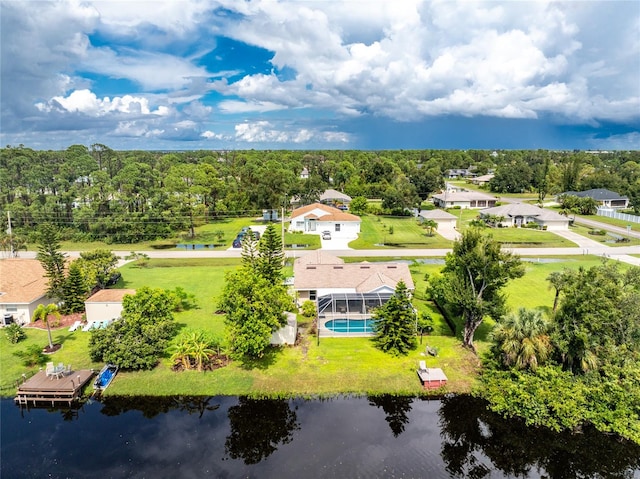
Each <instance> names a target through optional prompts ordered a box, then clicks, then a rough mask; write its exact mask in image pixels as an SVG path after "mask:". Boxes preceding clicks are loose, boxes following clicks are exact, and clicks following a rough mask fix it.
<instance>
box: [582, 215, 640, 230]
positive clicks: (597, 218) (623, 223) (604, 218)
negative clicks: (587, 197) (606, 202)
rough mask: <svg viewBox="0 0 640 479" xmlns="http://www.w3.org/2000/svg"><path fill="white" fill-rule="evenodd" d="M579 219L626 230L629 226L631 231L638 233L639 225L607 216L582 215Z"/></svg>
mask: <svg viewBox="0 0 640 479" xmlns="http://www.w3.org/2000/svg"><path fill="white" fill-rule="evenodd" d="M580 218H584V219H587V220H592V221H597V222H599V223H606V224H608V225H613V226H618V227H620V228H626V227H627V226H628V225H631V231H635V232H640V223H629V222H628V221H623V220H617V219H615V218H609V217H608V216H598V215H584V216H580Z"/></svg>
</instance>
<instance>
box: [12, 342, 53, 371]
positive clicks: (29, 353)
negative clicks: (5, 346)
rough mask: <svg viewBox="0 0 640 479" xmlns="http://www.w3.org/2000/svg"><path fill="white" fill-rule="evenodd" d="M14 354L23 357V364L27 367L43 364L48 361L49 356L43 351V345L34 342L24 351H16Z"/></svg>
mask: <svg viewBox="0 0 640 479" xmlns="http://www.w3.org/2000/svg"><path fill="white" fill-rule="evenodd" d="M13 354H14V355H15V356H18V357H19V358H20V359H22V364H24V365H25V366H27V367H31V366H42V365H43V364H44V363H46V362H47V357H46V356H45V355H44V354H43V353H42V346H38V345H37V344H32V345H31V346H29V347H28V348H27V349H25V350H24V351H16V352H15V353H13Z"/></svg>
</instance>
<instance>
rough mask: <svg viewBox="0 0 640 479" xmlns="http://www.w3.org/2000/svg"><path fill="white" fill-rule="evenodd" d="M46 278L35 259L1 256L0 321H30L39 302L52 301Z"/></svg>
mask: <svg viewBox="0 0 640 479" xmlns="http://www.w3.org/2000/svg"><path fill="white" fill-rule="evenodd" d="M47 281H48V280H47V278H46V277H45V271H44V269H43V268H42V265H41V264H40V262H39V261H37V260H35V259H22V258H4V259H0V315H1V316H0V321H3V324H7V323H8V322H9V321H13V322H15V323H18V324H28V323H29V322H31V318H32V317H33V313H34V311H35V310H36V308H37V307H38V305H40V304H49V303H50V302H51V299H50V298H48V297H47V295H46V291H47Z"/></svg>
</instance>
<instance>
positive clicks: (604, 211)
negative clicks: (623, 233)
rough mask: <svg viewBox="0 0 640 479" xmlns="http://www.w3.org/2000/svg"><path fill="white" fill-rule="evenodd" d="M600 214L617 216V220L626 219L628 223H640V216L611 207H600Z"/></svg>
mask: <svg viewBox="0 0 640 479" xmlns="http://www.w3.org/2000/svg"><path fill="white" fill-rule="evenodd" d="M597 214H598V216H607V217H609V218H615V219H617V220H622V221H626V222H628V223H640V216H635V215H629V214H627V213H620V212H618V211H615V210H611V209H609V208H598V213H597Z"/></svg>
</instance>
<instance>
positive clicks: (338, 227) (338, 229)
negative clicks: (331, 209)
mask: <svg viewBox="0 0 640 479" xmlns="http://www.w3.org/2000/svg"><path fill="white" fill-rule="evenodd" d="M336 231H340V223H336Z"/></svg>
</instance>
